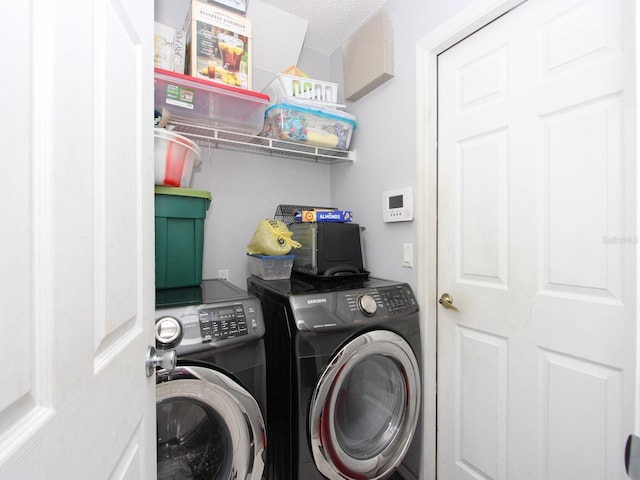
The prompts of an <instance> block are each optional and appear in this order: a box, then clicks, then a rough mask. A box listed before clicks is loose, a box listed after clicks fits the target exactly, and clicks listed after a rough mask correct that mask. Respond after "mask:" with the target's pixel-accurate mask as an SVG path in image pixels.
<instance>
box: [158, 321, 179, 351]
mask: <svg viewBox="0 0 640 480" xmlns="http://www.w3.org/2000/svg"><path fill="white" fill-rule="evenodd" d="M181 336H182V324H181V323H180V321H179V320H178V319H177V318H174V317H162V318H159V319H158V320H156V342H158V345H171V344H172V343H174V342H175V341H176V340H178V338H180V337H181Z"/></svg>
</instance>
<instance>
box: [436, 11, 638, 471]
mask: <svg viewBox="0 0 640 480" xmlns="http://www.w3.org/2000/svg"><path fill="white" fill-rule="evenodd" d="M634 3H635V2H633V1H625V0H586V1H584V0H563V1H557V0H529V1H527V2H525V3H524V4H522V5H521V6H519V7H517V8H515V9H514V10H512V11H510V12H509V13H507V14H506V15H504V16H502V17H501V18H498V19H497V20H495V21H494V22H492V23H491V24H489V25H488V26H486V27H484V28H482V29H481V30H479V31H477V32H476V33H474V34H473V35H471V36H470V37H468V38H467V39H465V40H464V41H461V42H460V43H458V44H456V45H454V46H453V47H452V48H450V49H449V50H447V51H445V52H444V53H442V54H441V55H440V56H439V58H438V265H437V267H438V269H437V270H438V277H437V284H438V297H440V295H442V294H444V293H448V294H450V295H451V296H452V297H453V303H454V306H455V307H457V308H458V309H459V311H455V310H454V309H452V308H445V307H444V306H441V307H440V308H439V310H438V345H437V351H438V354H437V355H438V367H437V368H438V371H437V378H438V400H437V412H438V417H437V422H438V438H437V448H438V455H437V459H438V464H437V474H438V478H442V479H446V480H452V479H479V478H483V479H485V478H487V479H488V478H491V479H517V478H523V479H524V478H526V479H549V480H556V479H557V480H566V479H573V478H591V479H614V478H615V479H622V478H625V474H624V463H623V458H624V445H625V440H626V436H627V434H628V433H630V431H631V430H633V428H634V425H635V423H634V422H635V415H634V410H635V408H636V404H635V390H634V388H635V387H634V385H635V380H636V377H637V372H636V357H635V354H636V335H637V327H636V296H637V291H636V289H637V282H636V262H637V256H636V250H637V236H636V235H637V233H636V213H637V208H636V205H637V197H636V158H637V156H636V145H635V141H636V140H635V137H636V132H635V125H636V120H635V101H636V99H635V95H636V92H635V83H634V82H635V74H634V69H635V68H636V60H635V55H636V51H635V44H634V41H635V40H634V36H633V34H632V33H633V32H632V30H633V27H632V25H633V22H632V21H630V20H631V19H633V18H634V17H635V14H636V12H635V5H634Z"/></svg>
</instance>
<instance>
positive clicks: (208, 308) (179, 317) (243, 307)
mask: <svg viewBox="0 0 640 480" xmlns="http://www.w3.org/2000/svg"><path fill="white" fill-rule="evenodd" d="M264 332H265V326H264V318H263V316H262V306H261V305H260V301H259V300H258V299H257V298H256V297H253V296H248V297H247V298H244V299H239V300H235V301H229V302H216V303H211V304H204V305H189V306H182V307H172V308H166V309H161V310H156V348H159V349H162V350H167V349H171V348H175V349H176V352H177V353H178V355H184V354H188V353H191V352H196V351H201V350H203V349H206V348H224V347H228V346H232V345H237V344H239V343H245V342H251V341H254V340H256V339H259V338H261V337H262V336H264Z"/></svg>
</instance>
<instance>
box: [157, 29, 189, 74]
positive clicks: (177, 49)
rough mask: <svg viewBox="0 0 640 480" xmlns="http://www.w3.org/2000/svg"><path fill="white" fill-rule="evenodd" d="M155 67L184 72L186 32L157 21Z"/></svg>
mask: <svg viewBox="0 0 640 480" xmlns="http://www.w3.org/2000/svg"><path fill="white" fill-rule="evenodd" d="M153 43H154V45H153V48H154V55H153V63H154V67H157V68H162V69H164V70H169V71H170V72H176V73H184V62H185V56H186V45H185V32H184V30H178V29H175V28H173V27H170V26H169V25H165V24H164V23H160V22H155V28H154V42H153Z"/></svg>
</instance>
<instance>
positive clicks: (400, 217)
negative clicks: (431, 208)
mask: <svg viewBox="0 0 640 480" xmlns="http://www.w3.org/2000/svg"><path fill="white" fill-rule="evenodd" d="M382 219H383V220H384V221H385V222H410V221H412V220H413V189H412V188H411V187H407V188H398V189H395V190H387V191H386V192H384V193H383V194H382Z"/></svg>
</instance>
